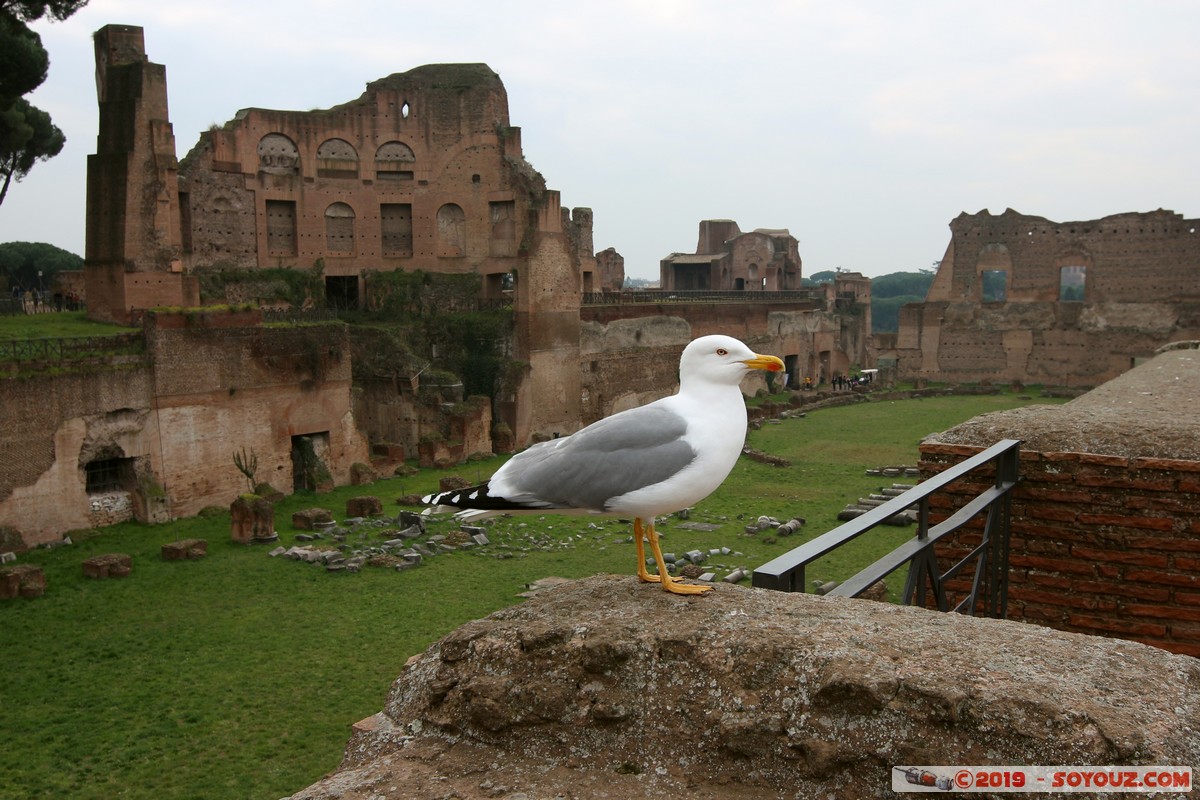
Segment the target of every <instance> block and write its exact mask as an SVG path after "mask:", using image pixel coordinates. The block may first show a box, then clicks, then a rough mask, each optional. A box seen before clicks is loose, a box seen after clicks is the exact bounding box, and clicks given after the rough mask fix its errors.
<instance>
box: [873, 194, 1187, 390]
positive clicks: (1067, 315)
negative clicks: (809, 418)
mask: <svg viewBox="0 0 1200 800" xmlns="http://www.w3.org/2000/svg"><path fill="white" fill-rule="evenodd" d="M1197 228H1198V225H1197V220H1194V219H1184V218H1183V217H1182V215H1180V214H1176V213H1175V212H1172V211H1166V210H1162V209H1160V210H1158V211H1153V212H1148V213H1127V214H1114V215H1112V216H1108V217H1104V218H1102V219H1098V220H1088V221H1083V222H1052V221H1050V220H1048V219H1045V218H1044V217H1036V216H1030V215H1026V214H1020V213H1017V212H1016V211H1013V210H1012V209H1009V210H1007V211H1005V212H1004V213H1003V214H999V215H995V216H993V215H992V214H989V213H988V212H986V211H982V212H980V213H978V214H962V215H960V216H959V217H957V218H956V219H954V220H953V221H952V222H951V223H950V232H951V239H950V244H949V246H948V247H947V248H946V254H945V256H944V257H943V259H942V262H941V266H940V267H939V269H938V273H937V276H936V277H935V279H934V281H933V283H932V285H931V286H930V288H929V292H928V294H927V296H926V298H925V302H923V303H913V304H910V305H907V306H905V307H904V308H903V309H902V310H901V314H900V326H899V328H900V330H899V336H898V337H897V342H896V347H895V349H891V350H880V351H879V352H878V356H879V357H886V358H889V359H893V358H894V359H895V360H896V363H897V375H898V377H899V378H901V379H902V380H914V379H916V378H926V379H929V380H937V381H968V382H978V381H983V380H992V381H1003V382H1008V381H1013V380H1019V381H1022V382H1024V383H1045V384H1049V385H1056V386H1087V387H1090V386H1098V385H1100V384H1102V383H1103V382H1104V381H1106V380H1109V379H1110V378H1113V377H1115V376H1117V375H1119V374H1121V373H1122V372H1125V371H1126V370H1128V369H1129V368H1130V367H1132V366H1133V365H1134V364H1135V363H1137V362H1138V361H1140V360H1142V359H1145V358H1148V357H1150V356H1152V355H1153V353H1154V351H1155V349H1156V348H1158V347H1159V346H1161V345H1163V344H1165V343H1168V342H1174V341H1181V340H1187V339H1194V338H1197V337H1200V324H1198V320H1200V317H1198V314H1197V304H1196V302H1195V298H1196V297H1197V293H1198V292H1200V271H1197V269H1196V263H1197V260H1198V259H1200V232H1198V230H1197ZM1072 275H1075V276H1076V277H1079V276H1082V283H1080V284H1079V285H1078V286H1076V287H1074V288H1075V289H1076V290H1077V291H1078V292H1081V294H1082V296H1076V295H1072V294H1061V295H1060V284H1061V283H1062V282H1063V281H1064V280H1066V282H1067V283H1068V284H1070V283H1071V280H1070V278H1071V276H1072ZM989 277H991V278H994V279H998V281H999V286H1000V287H1002V288H1001V295H1002V296H1000V297H999V298H997V297H996V295H995V289H996V285H995V284H994V283H993V282H989V281H988V280H987V278H989ZM985 283H988V284H989V285H990V286H991V291H985ZM989 299H990V301H988V300H989Z"/></svg>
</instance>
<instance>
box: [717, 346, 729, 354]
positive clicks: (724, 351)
mask: <svg viewBox="0 0 1200 800" xmlns="http://www.w3.org/2000/svg"><path fill="white" fill-rule="evenodd" d="M717 355H719V356H727V355H729V351H728V350H726V349H725V348H724V347H718V348H717Z"/></svg>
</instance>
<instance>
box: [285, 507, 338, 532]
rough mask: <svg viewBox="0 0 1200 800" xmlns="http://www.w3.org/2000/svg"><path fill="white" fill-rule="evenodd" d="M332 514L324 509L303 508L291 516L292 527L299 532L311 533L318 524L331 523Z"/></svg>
mask: <svg viewBox="0 0 1200 800" xmlns="http://www.w3.org/2000/svg"><path fill="white" fill-rule="evenodd" d="M332 522H333V513H332V512H330V511H328V510H326V509H324V508H305V509H302V510H300V511H297V512H296V513H294V514H292V527H293V528H295V529H296V530H301V531H313V530H316V529H317V524H318V523H332Z"/></svg>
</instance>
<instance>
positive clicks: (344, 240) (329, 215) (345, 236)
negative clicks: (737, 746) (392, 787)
mask: <svg viewBox="0 0 1200 800" xmlns="http://www.w3.org/2000/svg"><path fill="white" fill-rule="evenodd" d="M325 249H326V250H327V251H328V252H330V253H353V252H354V209H353V208H351V207H350V206H348V205H347V204H345V203H332V204H330V205H329V206H328V207H327V208H326V209H325Z"/></svg>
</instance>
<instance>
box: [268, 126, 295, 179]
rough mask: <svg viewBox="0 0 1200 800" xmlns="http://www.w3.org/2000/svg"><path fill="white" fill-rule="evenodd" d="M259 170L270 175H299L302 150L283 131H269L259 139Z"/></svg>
mask: <svg viewBox="0 0 1200 800" xmlns="http://www.w3.org/2000/svg"><path fill="white" fill-rule="evenodd" d="M258 170H259V172H266V173H268V174H270V175H299V174H300V150H299V149H298V148H297V147H296V143H295V142H293V141H292V140H291V139H290V138H289V137H287V136H284V135H283V134H282V133H268V134H267V135H266V136H264V137H262V138H261V139H259V140H258Z"/></svg>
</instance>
